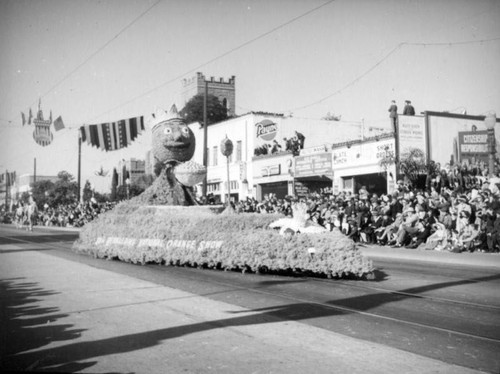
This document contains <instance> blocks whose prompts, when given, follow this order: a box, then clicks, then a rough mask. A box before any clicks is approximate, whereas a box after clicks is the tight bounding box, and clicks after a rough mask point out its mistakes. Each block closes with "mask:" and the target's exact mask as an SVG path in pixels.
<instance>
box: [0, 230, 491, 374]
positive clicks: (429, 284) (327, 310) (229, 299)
mask: <svg viewBox="0 0 500 374" xmlns="http://www.w3.org/2000/svg"><path fill="white" fill-rule="evenodd" d="M76 237H77V234H75V233H72V232H57V231H41V230H36V229H35V232H34V233H29V232H25V231H19V230H15V229H13V228H12V227H6V226H0V248H3V249H0V255H1V254H5V253H9V251H10V250H9V249H8V248H9V247H8V246H4V247H2V246H1V245H2V244H3V245H8V244H9V243H10V244H12V243H25V242H34V243H37V244H40V246H39V247H38V249H37V250H38V251H40V253H43V254H44V255H50V256H56V257H59V258H64V259H66V260H70V261H72V262H78V263H80V264H84V265H87V266H91V267H93V268H98V269H105V270H108V271H112V272H115V273H118V274H126V275H128V276H132V277H134V278H136V279H140V280H144V281H148V282H152V283H154V284H157V285H164V286H168V287H170V288H174V289H178V290H181V291H185V292H189V293H192V294H196V295H200V296H202V297H203V298H206V299H209V300H214V301H218V302H224V303H227V304H231V305H234V306H237V307H241V308H244V309H245V310H249V311H251V312H254V313H258V318H257V317H255V316H253V315H252V316H251V317H249V316H247V315H241V316H240V315H238V314H235V315H234V317H232V318H231V319H230V320H224V325H223V326H221V325H218V324H213V325H211V327H210V329H214V330H216V329H220V328H223V327H227V326H247V325H255V324H261V325H265V324H269V323H275V322H276V321H285V322H288V321H294V322H299V323H300V324H302V325H304V326H310V327H314V328H319V329H322V330H326V331H330V332H334V333H337V334H342V335H344V336H348V337H353V338H356V339H360V340H362V341H368V342H373V343H376V344H381V345H384V346H387V347H391V348H395V349H398V350H403V351H407V352H411V353H414V354H416V355H419V356H423V357H428V358H432V359H435V360H439V361H442V362H445V363H449V364H453V365H458V366H461V367H464V368H471V369H475V370H480V371H484V372H490V373H499V372H500V358H499V355H498V353H499V352H500V292H499V291H498V290H499V289H500V274H499V272H498V271H497V270H496V269H494V268H488V267H473V266H465V265H460V266H459V265H453V264H443V263H437V262H436V263H424V262H418V261H410V262H409V261H401V260H398V259H397V258H396V259H387V258H385V259H376V258H375V259H374V264H375V266H376V268H377V271H376V279H375V280H372V281H355V280H327V279H314V278H306V277H283V276H276V275H258V274H248V273H246V274H241V273H236V272H224V271H212V270H202V269H195V268H179V267H165V266H159V265H145V266H140V265H132V264H126V263H122V262H119V261H105V260H98V259H94V258H92V257H89V256H84V255H80V254H76V253H74V252H72V251H71V250H70V248H71V243H72V241H73V240H75V239H76ZM12 250H16V251H19V249H12ZM3 317H5V313H3V314H2V318H3ZM4 323H6V321H2V324H4ZM204 328H206V327H204ZM24 348H25V347H24ZM19 350H20V351H22V350H23V347H19Z"/></svg>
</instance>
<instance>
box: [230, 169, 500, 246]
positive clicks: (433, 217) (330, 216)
mask: <svg viewBox="0 0 500 374" xmlns="http://www.w3.org/2000/svg"><path fill="white" fill-rule="evenodd" d="M438 170H440V171H439V173H438V175H434V176H430V178H428V184H427V188H424V189H414V188H412V187H411V185H409V184H407V183H404V182H403V181H402V180H400V181H398V182H397V186H396V188H395V190H394V192H393V193H388V194H380V195H379V194H377V193H370V192H369V191H368V190H367V189H366V187H365V186H362V187H361V188H360V189H359V191H358V193H357V194H353V193H350V192H341V193H338V194H333V193H331V192H330V191H328V193H316V194H311V195H309V196H308V197H306V198H301V199H297V198H294V197H292V196H287V197H285V198H284V199H277V198H276V196H275V195H273V194H269V195H266V196H265V198H264V200H263V201H262V202H258V201H256V200H255V199H250V198H249V199H246V200H243V201H241V202H239V203H238V204H237V205H236V206H235V208H236V210H237V211H240V212H258V213H282V214H285V215H288V216H291V215H292V205H293V203H294V202H297V201H301V202H305V203H306V204H307V205H308V212H309V215H310V218H311V220H312V221H314V222H316V223H317V224H319V225H321V226H324V227H325V228H327V229H328V230H335V229H337V230H340V231H341V232H343V233H344V234H345V235H347V236H348V237H350V238H352V239H353V240H354V241H356V242H361V243H367V244H379V245H391V246H393V247H406V248H425V249H429V250H438V251H439V250H441V251H451V252H462V251H470V252H472V251H486V252H499V251H500V190H499V186H500V178H498V177H494V178H488V177H487V176H485V175H484V174H485V173H484V172H478V171H479V170H477V169H474V168H468V167H462V166H460V165H455V166H453V167H449V166H448V165H447V166H445V168H443V169H442V170H441V169H438Z"/></svg>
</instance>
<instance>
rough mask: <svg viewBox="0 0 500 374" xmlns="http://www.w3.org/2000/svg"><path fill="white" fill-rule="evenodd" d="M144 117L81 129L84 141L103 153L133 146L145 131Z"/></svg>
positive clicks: (86, 126) (87, 126)
mask: <svg viewBox="0 0 500 374" xmlns="http://www.w3.org/2000/svg"><path fill="white" fill-rule="evenodd" d="M144 129H145V128H144V117H142V116H141V117H134V118H129V119H122V120H119V121H117V122H109V123H101V124H98V125H84V126H82V127H80V136H81V139H82V141H84V142H86V143H87V144H88V145H91V146H94V147H97V148H100V149H101V150H103V151H106V152H107V151H114V150H117V149H121V148H125V147H127V146H129V145H130V144H132V142H133V141H134V140H135V138H137V136H138V135H139V134H141V133H142V131H144Z"/></svg>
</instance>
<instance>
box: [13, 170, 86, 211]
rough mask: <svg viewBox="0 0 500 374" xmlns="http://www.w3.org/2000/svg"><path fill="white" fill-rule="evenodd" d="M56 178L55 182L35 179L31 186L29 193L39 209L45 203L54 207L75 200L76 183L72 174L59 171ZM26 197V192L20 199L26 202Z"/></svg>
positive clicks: (76, 195) (76, 193) (76, 192)
mask: <svg viewBox="0 0 500 374" xmlns="http://www.w3.org/2000/svg"><path fill="white" fill-rule="evenodd" d="M57 178H58V179H57V180H56V181H55V182H52V181H49V180H40V181H36V182H35V183H33V185H32V186H31V195H32V196H33V199H34V200H35V201H36V203H37V205H38V208H39V209H42V208H43V206H44V205H45V204H48V205H49V206H53V207H55V206H58V205H60V204H61V205H65V204H71V203H74V202H76V201H77V197H78V184H77V183H76V182H75V181H74V177H73V175H71V174H70V173H68V172H67V171H61V172H59V173H58V174H57ZM28 198H29V194H28V193H23V194H22V195H21V200H23V201H24V202H27V201H28Z"/></svg>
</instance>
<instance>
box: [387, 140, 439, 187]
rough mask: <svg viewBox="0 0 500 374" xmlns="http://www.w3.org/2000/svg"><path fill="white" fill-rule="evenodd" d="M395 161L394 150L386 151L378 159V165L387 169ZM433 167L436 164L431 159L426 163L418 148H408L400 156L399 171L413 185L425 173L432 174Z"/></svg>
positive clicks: (422, 152)
mask: <svg viewBox="0 0 500 374" xmlns="http://www.w3.org/2000/svg"><path fill="white" fill-rule="evenodd" d="M396 161H397V160H396V155H395V154H394V152H390V151H386V154H385V155H384V157H382V158H381V159H380V161H379V166H380V168H381V169H382V170H384V171H387V170H388V169H389V167H390V166H391V165H394V164H395V163H396ZM435 169H436V164H435V163H434V162H432V161H431V162H430V164H427V160H426V155H425V153H424V151H422V150H421V149H419V148H409V149H408V150H407V151H406V152H405V153H403V154H401V156H400V161H399V173H400V175H401V176H403V177H404V178H406V180H407V181H408V182H410V183H411V184H412V185H413V186H417V185H419V181H420V180H421V179H422V178H421V177H422V176H423V175H426V174H432V173H433V172H435Z"/></svg>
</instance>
